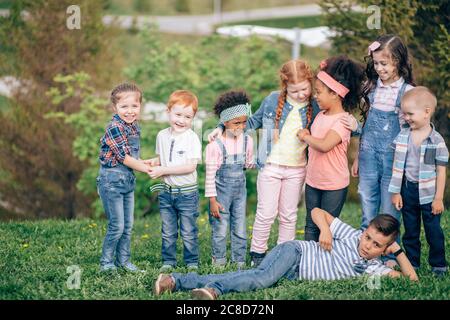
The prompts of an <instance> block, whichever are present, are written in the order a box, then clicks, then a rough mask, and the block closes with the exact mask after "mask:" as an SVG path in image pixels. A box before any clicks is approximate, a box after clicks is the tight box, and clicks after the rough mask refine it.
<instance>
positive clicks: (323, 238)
mask: <svg viewBox="0 0 450 320" xmlns="http://www.w3.org/2000/svg"><path fill="white" fill-rule="evenodd" d="M332 241H333V236H332V235H331V231H330V230H324V231H322V230H321V231H320V236H319V245H320V246H321V247H322V249H324V250H326V251H331V249H332V245H331V243H332Z"/></svg>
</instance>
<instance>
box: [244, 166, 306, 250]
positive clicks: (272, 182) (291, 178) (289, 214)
mask: <svg viewBox="0 0 450 320" xmlns="http://www.w3.org/2000/svg"><path fill="white" fill-rule="evenodd" d="M305 176H306V168H305V167H288V166H280V165H275V164H269V163H267V164H266V165H265V166H264V168H263V169H262V170H261V171H259V173H258V179H257V185H256V187H257V191H258V204H257V207H256V217H255V222H254V224H253V235H252V244H251V248H250V251H252V252H256V253H264V252H266V251H267V249H268V248H267V241H268V240H269V236H270V229H271V227H272V224H273V222H274V221H275V218H276V217H277V216H278V221H279V227H278V241H277V244H280V243H283V242H286V241H290V240H294V239H295V228H296V224H297V211H298V203H299V201H300V195H301V190H302V188H303V183H304V182H305Z"/></svg>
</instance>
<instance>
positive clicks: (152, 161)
mask: <svg viewBox="0 0 450 320" xmlns="http://www.w3.org/2000/svg"><path fill="white" fill-rule="evenodd" d="M144 163H145V164H147V165H149V166H151V167H156V166H158V165H159V159H158V158H153V159H147V160H144Z"/></svg>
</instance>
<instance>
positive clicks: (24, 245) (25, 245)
mask: <svg viewBox="0 0 450 320" xmlns="http://www.w3.org/2000/svg"><path fill="white" fill-rule="evenodd" d="M29 246H30V244H28V243H24V244H22V249H26V248H28V247H29Z"/></svg>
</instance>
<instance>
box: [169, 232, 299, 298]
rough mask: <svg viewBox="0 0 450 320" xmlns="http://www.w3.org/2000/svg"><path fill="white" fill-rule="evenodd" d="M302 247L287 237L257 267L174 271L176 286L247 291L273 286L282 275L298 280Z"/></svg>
mask: <svg viewBox="0 0 450 320" xmlns="http://www.w3.org/2000/svg"><path fill="white" fill-rule="evenodd" d="M300 259H301V247H300V245H299V242H298V241H295V240H294V241H287V242H283V243H281V244H279V245H277V246H276V247H275V248H273V249H272V250H271V251H270V252H269V253H268V254H267V256H266V257H265V258H264V260H263V261H262V262H261V264H260V265H259V266H258V267H257V268H256V269H250V270H242V271H235V272H228V273H224V274H209V275H199V274H197V273H194V272H192V273H188V274H181V273H173V274H172V276H173V278H174V279H175V289H176V290H192V289H195V288H202V287H208V288H213V289H214V290H215V291H216V292H217V294H225V293H228V292H246V291H251V290H256V289H263V288H268V287H270V286H272V285H273V284H275V283H277V282H278V281H279V280H280V279H282V278H287V279H289V280H297V279H298V276H299V264H300Z"/></svg>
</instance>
